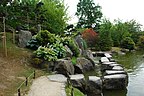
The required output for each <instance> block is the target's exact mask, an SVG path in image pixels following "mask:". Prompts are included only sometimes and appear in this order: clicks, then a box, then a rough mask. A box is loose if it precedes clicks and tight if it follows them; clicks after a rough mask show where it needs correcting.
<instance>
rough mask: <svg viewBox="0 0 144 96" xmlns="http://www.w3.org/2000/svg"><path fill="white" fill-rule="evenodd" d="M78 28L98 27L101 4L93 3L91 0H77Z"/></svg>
mask: <svg viewBox="0 0 144 96" xmlns="http://www.w3.org/2000/svg"><path fill="white" fill-rule="evenodd" d="M76 15H77V16H78V19H79V21H78V24H77V27H78V28H92V26H93V27H94V29H99V23H100V19H101V17H102V12H101V6H99V5H95V3H94V1H93V0H79V3H78V4H77V12H76Z"/></svg>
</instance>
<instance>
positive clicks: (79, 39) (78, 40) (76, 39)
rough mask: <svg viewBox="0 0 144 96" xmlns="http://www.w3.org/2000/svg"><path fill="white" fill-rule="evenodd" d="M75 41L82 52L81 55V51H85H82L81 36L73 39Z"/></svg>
mask: <svg viewBox="0 0 144 96" xmlns="http://www.w3.org/2000/svg"><path fill="white" fill-rule="evenodd" d="M75 41H76V42H77V45H78V47H79V48H80V49H81V50H82V53H83V51H84V50H85V49H84V45H83V38H82V36H81V35H77V36H76V37H75Z"/></svg>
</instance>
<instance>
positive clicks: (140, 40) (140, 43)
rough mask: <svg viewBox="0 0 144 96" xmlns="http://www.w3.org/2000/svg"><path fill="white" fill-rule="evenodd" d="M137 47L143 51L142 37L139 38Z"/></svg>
mask: <svg viewBox="0 0 144 96" xmlns="http://www.w3.org/2000/svg"><path fill="white" fill-rule="evenodd" d="M138 46H139V47H140V48H142V49H144V36H140V37H139V40H138Z"/></svg>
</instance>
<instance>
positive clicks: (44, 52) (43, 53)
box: [34, 46, 57, 61]
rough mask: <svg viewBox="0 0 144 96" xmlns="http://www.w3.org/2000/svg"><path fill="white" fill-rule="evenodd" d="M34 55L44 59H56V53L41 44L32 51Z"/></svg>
mask: <svg viewBox="0 0 144 96" xmlns="http://www.w3.org/2000/svg"><path fill="white" fill-rule="evenodd" d="M34 55H35V56H36V57H38V58H41V59H44V60H46V61H55V60H56V59H57V53H56V52H54V50H53V49H52V48H47V47H42V46H40V47H39V48H38V49H37V50H36V51H34Z"/></svg>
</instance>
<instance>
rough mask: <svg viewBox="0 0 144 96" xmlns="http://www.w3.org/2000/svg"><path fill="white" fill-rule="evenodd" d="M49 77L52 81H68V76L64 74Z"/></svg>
mask: <svg viewBox="0 0 144 96" xmlns="http://www.w3.org/2000/svg"><path fill="white" fill-rule="evenodd" d="M47 77H48V79H49V80H51V81H56V82H62V83H66V82H67V78H66V77H65V76H64V75H62V74H55V75H48V76H47Z"/></svg>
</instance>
